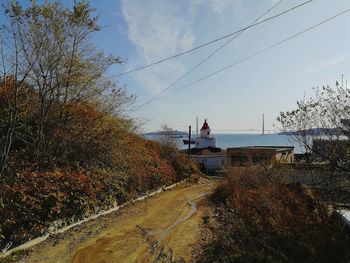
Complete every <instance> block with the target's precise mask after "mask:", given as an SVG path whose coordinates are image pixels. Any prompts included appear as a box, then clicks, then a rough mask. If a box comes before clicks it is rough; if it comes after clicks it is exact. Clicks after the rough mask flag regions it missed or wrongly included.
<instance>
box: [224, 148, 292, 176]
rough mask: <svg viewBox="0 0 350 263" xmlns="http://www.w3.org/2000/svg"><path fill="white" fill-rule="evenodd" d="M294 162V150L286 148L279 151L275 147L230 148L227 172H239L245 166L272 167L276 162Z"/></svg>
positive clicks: (230, 173)
mask: <svg viewBox="0 0 350 263" xmlns="http://www.w3.org/2000/svg"><path fill="white" fill-rule="evenodd" d="M291 162H294V151H293V150H292V149H286V150H284V151H281V150H279V151H277V149H274V148H265V149H264V148H253V147H252V148H228V149H227V172H228V174H229V175H232V174H235V173H238V172H239V171H241V170H242V168H244V167H257V166H264V167H271V166H272V165H274V164H275V163H291Z"/></svg>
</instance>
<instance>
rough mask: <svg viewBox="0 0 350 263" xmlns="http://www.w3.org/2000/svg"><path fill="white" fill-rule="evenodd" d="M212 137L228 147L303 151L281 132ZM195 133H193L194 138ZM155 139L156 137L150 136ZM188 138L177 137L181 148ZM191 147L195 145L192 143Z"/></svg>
mask: <svg viewBox="0 0 350 263" xmlns="http://www.w3.org/2000/svg"><path fill="white" fill-rule="evenodd" d="M212 137H214V138H215V139H216V146H217V147H220V148H223V149H227V148H232V147H244V146H294V153H303V152H305V150H303V146H302V145H301V144H300V143H298V142H297V141H295V140H294V139H293V138H292V137H291V136H288V135H280V134H266V135H262V134H212ZM193 138H195V135H192V139H193ZM148 139H153V140H154V139H155V140H157V138H156V137H154V136H153V137H152V138H148ZM184 139H188V138H187V137H183V138H176V139H175V140H176V142H177V146H178V148H180V149H186V148H188V145H185V144H184V143H183V141H182V140H184ZM191 147H194V145H192V146H191Z"/></svg>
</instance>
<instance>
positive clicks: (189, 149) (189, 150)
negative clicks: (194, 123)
mask: <svg viewBox="0 0 350 263" xmlns="http://www.w3.org/2000/svg"><path fill="white" fill-rule="evenodd" d="M188 157H189V159H191V125H190V126H188Z"/></svg>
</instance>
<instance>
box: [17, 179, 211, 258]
mask: <svg viewBox="0 0 350 263" xmlns="http://www.w3.org/2000/svg"><path fill="white" fill-rule="evenodd" d="M214 186H215V184H214V183H213V181H210V180H207V179H200V182H199V183H187V184H184V185H181V186H177V187H176V188H174V189H172V190H169V191H166V192H163V193H160V194H158V195H156V196H154V197H150V198H147V199H146V200H144V201H139V202H136V203H134V204H132V205H130V206H127V207H125V208H123V209H121V210H119V211H117V212H114V213H111V214H109V215H106V216H104V217H102V218H99V219H96V220H94V221H90V222H87V223H86V224H84V225H81V226H77V227H75V228H73V229H71V230H69V231H67V232H65V233H63V234H61V235H60V236H57V237H52V238H50V239H49V240H47V241H45V242H43V243H41V244H39V245H37V246H35V247H33V248H32V249H31V251H30V253H29V255H28V257H27V258H26V259H24V260H23V262H31V263H32V262H40V263H42V262H50V263H52V262H75V263H90V262H99V263H104V262H123V263H124V262H178V261H181V260H184V261H185V262H193V252H194V248H195V245H196V244H198V241H199V239H200V225H201V222H202V221H203V217H204V216H207V215H210V214H211V213H212V210H211V208H210V207H209V205H208V202H207V200H206V197H207V196H208V194H210V193H211V192H212V190H213V188H214Z"/></svg>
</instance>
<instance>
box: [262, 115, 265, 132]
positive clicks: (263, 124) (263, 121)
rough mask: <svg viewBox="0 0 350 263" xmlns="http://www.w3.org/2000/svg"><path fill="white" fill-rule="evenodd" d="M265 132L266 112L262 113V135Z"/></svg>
mask: <svg viewBox="0 0 350 263" xmlns="http://www.w3.org/2000/svg"><path fill="white" fill-rule="evenodd" d="M264 134H265V118H264V113H263V115H262V135H264Z"/></svg>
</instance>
